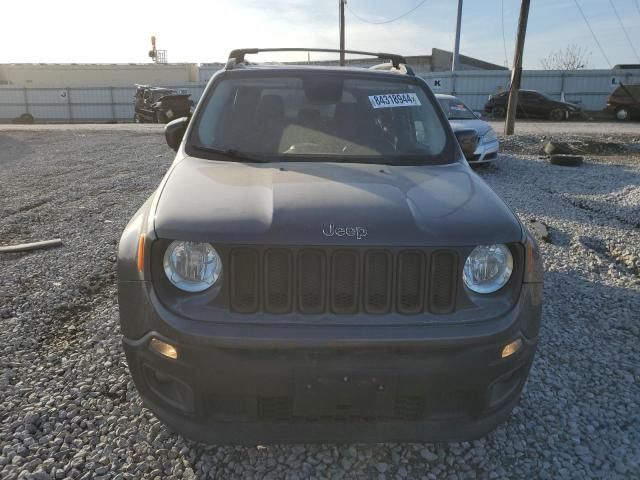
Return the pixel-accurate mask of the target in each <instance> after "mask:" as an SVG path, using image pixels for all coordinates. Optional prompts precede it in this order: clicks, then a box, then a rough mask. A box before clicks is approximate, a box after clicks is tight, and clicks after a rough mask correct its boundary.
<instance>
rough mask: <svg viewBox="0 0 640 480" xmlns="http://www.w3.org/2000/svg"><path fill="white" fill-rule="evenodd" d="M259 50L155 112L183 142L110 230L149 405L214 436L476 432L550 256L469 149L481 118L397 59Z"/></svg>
mask: <svg viewBox="0 0 640 480" xmlns="http://www.w3.org/2000/svg"><path fill="white" fill-rule="evenodd" d="M272 50H274V49H272ZM305 50H306V49H305ZM261 51H269V50H258V49H245V50H235V51H233V52H232V53H231V55H230V59H229V61H228V63H227V66H226V67H225V68H224V69H223V70H221V71H220V72H219V73H217V74H216V75H215V76H214V77H213V78H212V79H211V81H210V82H209V85H208V86H207V88H206V90H205V92H204V94H203V97H202V99H201V100H200V102H199V105H198V107H197V108H196V110H195V113H194V114H193V117H192V118H190V119H187V118H182V119H178V120H174V121H173V122H171V123H170V124H168V125H167V127H166V130H165V135H166V137H167V142H168V144H169V145H170V146H171V147H172V148H174V149H175V150H177V155H176V158H175V161H174V162H173V164H172V166H171V168H170V169H169V171H168V172H167V174H166V175H165V177H164V179H163V180H162V182H161V184H160V186H159V187H158V189H157V190H156V191H155V192H154V193H153V195H152V196H151V197H150V198H149V200H148V201H147V202H146V203H145V204H144V205H143V206H142V208H141V209H140V210H139V211H138V212H137V213H136V214H135V216H134V217H133V218H132V220H131V222H130V223H129V225H128V226H127V228H126V230H125V231H124V233H123V235H122V238H121V241H120V250H119V259H118V267H119V302H120V322H121V327H122V334H123V336H124V338H123V342H124V349H125V352H126V355H127V360H128V363H129V368H130V370H131V374H132V376H133V379H134V382H135V384H136V386H137V388H138V390H139V392H140V395H141V396H142V398H143V399H144V402H145V404H146V405H147V406H148V407H149V408H150V409H151V410H152V411H153V412H154V413H155V414H156V415H157V416H158V417H159V418H160V419H161V420H162V421H163V422H164V423H166V424H167V425H168V426H169V427H170V428H172V429H174V430H176V431H178V432H180V433H182V434H184V435H185V436H187V437H190V438H192V439H196V440H199V441H203V442H208V443H224V444H232V443H241V444H256V443H273V442H334V441H338V442H345V441H358V442H363V441H364V442H378V441H460V440H468V439H473V438H476V437H479V436H481V435H484V434H486V433H487V432H489V431H491V430H492V429H493V428H495V427H496V426H497V425H498V424H499V423H501V422H502V421H504V420H505V419H506V418H507V417H508V416H509V414H510V412H511V410H512V408H513V407H514V405H515V404H516V403H517V402H518V398H519V396H520V393H521V391H522V388H523V386H524V383H525V381H526V378H527V375H528V372H529V369H530V367H531V362H532V360H533V357H534V352H535V349H536V344H537V339H538V331H539V327H540V316H541V304H542V264H541V259H540V257H539V254H538V249H537V246H536V243H535V241H534V240H533V238H532V237H531V236H530V235H529V233H527V230H526V229H525V228H524V227H523V226H522V225H521V224H520V222H519V221H518V219H517V218H516V217H515V215H514V214H513V213H512V212H511V210H510V209H509V208H508V207H507V206H506V205H505V204H504V203H503V202H502V200H501V199H500V198H499V197H498V196H497V195H496V194H495V193H494V192H493V191H492V190H491V189H490V188H489V187H488V186H487V184H486V183H485V182H484V181H482V179H480V178H479V177H478V176H477V175H476V174H475V173H474V172H473V171H472V170H471V169H470V168H469V166H468V165H467V162H466V161H465V158H464V155H463V152H462V150H461V147H462V148H463V149H465V150H466V149H474V148H475V141H476V137H477V135H476V133H475V132H474V131H466V132H465V131H462V132H458V134H457V135H458V138H456V136H455V135H454V133H453V131H452V130H451V127H450V126H449V123H448V121H447V118H446V117H445V115H444V114H443V112H442V111H441V109H440V107H439V105H438V102H437V101H436V99H435V98H434V95H433V94H432V93H431V91H430V90H429V87H428V86H427V85H426V83H425V82H424V81H423V80H422V79H420V78H419V77H417V76H415V75H414V74H413V72H412V71H411V69H410V67H408V66H407V65H406V62H405V61H404V59H403V58H402V57H400V56H397V55H387V54H368V53H366V52H354V53H361V54H368V55H374V56H376V57H378V58H380V59H382V60H385V61H387V60H388V61H390V63H383V64H381V65H377V66H376V67H372V68H371V69H364V68H351V67H311V66H301V65H273V64H271V65H257V64H252V63H249V62H247V61H246V60H245V55H246V54H254V53H258V52H261Z"/></svg>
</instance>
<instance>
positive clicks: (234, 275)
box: [225, 247, 460, 315]
mask: <svg viewBox="0 0 640 480" xmlns="http://www.w3.org/2000/svg"><path fill="white" fill-rule="evenodd" d="M229 265H230V268H229V269H228V270H226V271H225V276H226V281H227V282H229V285H230V293H229V299H230V307H231V310H233V311H235V312H239V313H254V312H257V311H264V312H267V313H274V314H286V313H290V312H294V311H296V312H300V313H303V314H321V313H325V312H330V313H334V314H338V315H351V314H356V313H360V312H364V313H369V314H377V315H382V314H386V313H391V312H397V313H401V314H407V315H409V314H420V313H423V312H431V313H435V314H444V313H449V312H452V311H453V310H454V309H455V302H456V295H457V291H456V288H457V284H458V282H457V278H458V276H459V274H460V272H458V256H457V253H456V252H455V251H451V250H436V251H434V252H430V251H427V250H421V249H406V250H401V249H400V250H390V249H380V248H302V247H277V248H276V247H274V248H254V247H236V248H233V249H232V250H231V253H230V261H229Z"/></svg>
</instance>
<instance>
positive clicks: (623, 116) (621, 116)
mask: <svg viewBox="0 0 640 480" xmlns="http://www.w3.org/2000/svg"><path fill="white" fill-rule="evenodd" d="M630 117H631V112H629V110H627V109H626V108H625V107H620V108H618V109H617V110H616V120H618V121H619V122H626V121H627V120H629V118H630Z"/></svg>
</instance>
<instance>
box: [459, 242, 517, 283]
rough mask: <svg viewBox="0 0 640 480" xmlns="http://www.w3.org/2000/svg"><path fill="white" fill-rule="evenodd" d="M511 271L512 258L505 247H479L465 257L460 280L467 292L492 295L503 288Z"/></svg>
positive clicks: (500, 245)
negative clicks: (462, 281)
mask: <svg viewBox="0 0 640 480" xmlns="http://www.w3.org/2000/svg"><path fill="white" fill-rule="evenodd" d="M512 271H513V257H512V256H511V252H510V251H509V248H508V247H507V246H506V245H502V244H499V245H487V246H485V245H481V246H479V247H476V248H474V249H473V251H472V252H471V253H470V254H469V256H468V257H467V261H466V262H465V263H464V270H463V273H462V279H463V280H464V284H465V285H466V286H467V288H468V289H469V290H472V291H474V292H476V293H493V292H497V291H498V290H500V289H501V288H502V287H504V286H505V284H506V283H507V282H508V281H509V277H511V272H512Z"/></svg>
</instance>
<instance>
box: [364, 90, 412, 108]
mask: <svg viewBox="0 0 640 480" xmlns="http://www.w3.org/2000/svg"><path fill="white" fill-rule="evenodd" d="M369 101H370V102H371V106H372V107H373V108H393V107H419V106H420V105H422V104H421V103H420V99H419V98H418V95H416V94H415V93H386V94H384V95H369Z"/></svg>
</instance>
